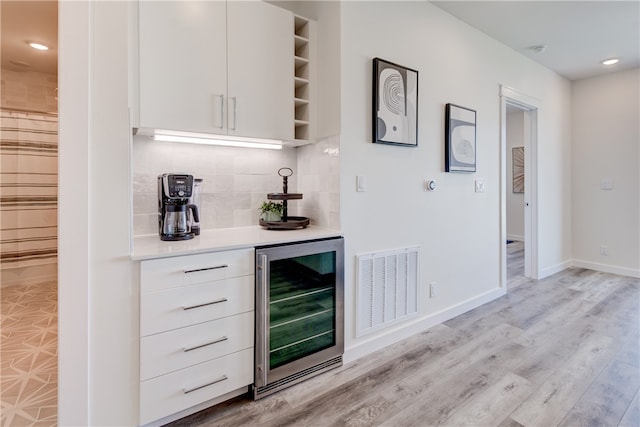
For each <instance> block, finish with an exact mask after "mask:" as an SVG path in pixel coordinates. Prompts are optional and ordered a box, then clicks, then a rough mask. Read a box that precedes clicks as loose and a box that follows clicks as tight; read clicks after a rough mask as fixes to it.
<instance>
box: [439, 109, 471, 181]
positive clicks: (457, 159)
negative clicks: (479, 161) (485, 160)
mask: <svg viewBox="0 0 640 427" xmlns="http://www.w3.org/2000/svg"><path fill="white" fill-rule="evenodd" d="M444 122H445V132H444V135H445V141H444V153H445V156H444V158H445V162H444V165H445V166H444V169H445V172H475V171H476V111H475V110H472V109H470V108H466V107H461V106H460V105H455V104H447V105H446V107H445V118H444Z"/></svg>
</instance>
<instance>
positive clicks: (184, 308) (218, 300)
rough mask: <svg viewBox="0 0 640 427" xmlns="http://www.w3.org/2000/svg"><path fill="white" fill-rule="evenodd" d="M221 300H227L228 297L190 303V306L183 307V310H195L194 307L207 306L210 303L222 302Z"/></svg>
mask: <svg viewBox="0 0 640 427" xmlns="http://www.w3.org/2000/svg"><path fill="white" fill-rule="evenodd" d="M221 302H227V299H226V298H220V299H217V300H215V301H211V302H205V303H204V304H198V305H190V306H189V307H182V309H183V310H193V309H194V308H200V307H206V306H208V305H213V304H220V303H221Z"/></svg>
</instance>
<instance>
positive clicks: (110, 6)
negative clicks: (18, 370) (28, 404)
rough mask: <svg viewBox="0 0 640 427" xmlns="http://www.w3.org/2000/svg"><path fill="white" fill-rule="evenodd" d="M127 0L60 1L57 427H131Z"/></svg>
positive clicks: (133, 299)
mask: <svg viewBox="0 0 640 427" xmlns="http://www.w3.org/2000/svg"><path fill="white" fill-rule="evenodd" d="M127 7H128V6H127V3H126V2H61V3H60V11H59V17H60V38H59V43H60V57H59V61H60V62H59V64H60V171H59V175H60V200H59V211H60V220H59V232H60V244H59V249H60V251H59V277H58V281H59V352H60V356H59V360H60V362H59V406H58V411H59V418H58V423H59V424H60V425H118V426H123V425H133V424H135V419H136V417H137V400H138V399H137V385H136V384H137V381H136V378H137V377H138V371H137V365H136V363H135V360H136V359H137V342H138V338H137V335H138V334H137V331H138V320H137V306H138V299H137V295H138V290H137V289H135V288H132V286H131V283H132V282H131V280H130V279H131V277H130V276H131V274H132V272H131V262H130V260H129V254H130V239H131V227H130V222H131V190H130V188H131V184H130V179H131V177H130V128H129V113H128V84H127V73H128V70H127V43H128V39H127V37H128V33H127Z"/></svg>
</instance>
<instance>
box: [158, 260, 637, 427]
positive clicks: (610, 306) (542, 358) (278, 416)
mask: <svg viewBox="0 0 640 427" xmlns="http://www.w3.org/2000/svg"><path fill="white" fill-rule="evenodd" d="M514 250H517V249H514ZM509 279H510V280H511V279H514V280H515V281H516V282H517V286H513V287H512V288H510V291H509V293H508V294H507V295H506V296H504V297H502V298H500V299H498V300H495V301H492V302H490V303H488V304H485V305H484V306H482V307H479V308H477V309H475V310H472V311H470V312H468V313H465V314H463V315H461V316H458V317H456V318H454V319H451V320H449V321H447V322H445V323H444V324H441V325H437V326H435V327H433V328H431V329H429V330H428V331H425V332H423V333H421V334H418V335H415V336H413V337H411V338H409V339H407V340H404V341H402V342H400V343H398V344H397V345H394V346H391V347H389V348H386V349H383V350H381V351H379V352H377V353H375V354H372V355H370V356H368V357H365V358H363V359H360V360H358V361H356V362H354V363H351V364H349V365H346V366H343V367H341V368H338V369H335V370H333V371H330V372H327V373H325V374H323V375H320V376H318V377H316V378H312V379H310V380H308V381H305V382H304V383H301V384H298V385H296V386H293V387H291V388H288V389H286V390H283V391H281V392H279V393H276V394H274V395H272V396H269V397H266V398H264V399H262V400H260V401H257V402H253V401H251V400H249V398H248V397H239V398H236V399H233V400H231V401H229V402H226V403H223V404H220V405H218V406H216V407H214V408H210V409H208V410H205V411H202V412H199V413H197V414H194V415H192V416H190V417H187V418H184V419H182V420H178V421H176V422H174V423H172V424H171V425H172V427H178V426H249V425H251V426H254V425H261V426H278V427H280V426H402V427H405V426H435V425H448V426H463V425H467V426H500V427H519V426H527V427H528V426H545V427H547V426H629V427H632V426H633V427H637V426H640V400H639V399H640V397H639V388H640V330H639V327H640V326H639V325H640V307H639V305H640V280H638V279H633V278H629V277H622V276H616V275H612V274H606V273H600V272H595V271H589V270H584V269H578V268H572V269H568V270H565V271H563V272H561V273H558V274H556V275H554V276H552V277H549V278H546V279H544V280H539V281H533V280H526V279H523V278H522V277H517V274H516V275H513V276H511V277H510V278H509ZM514 283H515V282H514Z"/></svg>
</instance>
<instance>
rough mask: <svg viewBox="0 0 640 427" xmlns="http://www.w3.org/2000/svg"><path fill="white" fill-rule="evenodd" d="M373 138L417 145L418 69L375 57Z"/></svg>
mask: <svg viewBox="0 0 640 427" xmlns="http://www.w3.org/2000/svg"><path fill="white" fill-rule="evenodd" d="M372 93H373V103H372V106H373V108H372V113H373V114H372V116H373V117H372V118H373V142H374V143H377V144H392V145H400V146H408V147H417V146H418V71H416V70H413V69H411V68H407V67H403V66H402V65H398V64H394V63H393V62H389V61H385V60H384V59H380V58H373V91H372Z"/></svg>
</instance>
